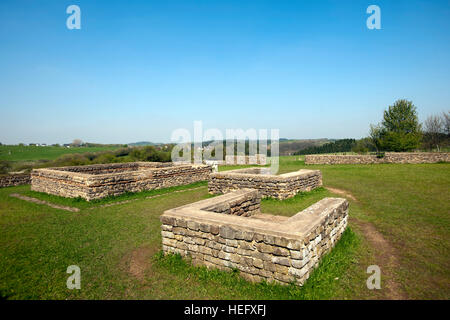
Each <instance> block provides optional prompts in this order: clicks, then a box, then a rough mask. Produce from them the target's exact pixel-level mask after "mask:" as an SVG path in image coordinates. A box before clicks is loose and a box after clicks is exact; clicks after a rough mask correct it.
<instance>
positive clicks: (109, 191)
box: [31, 162, 211, 201]
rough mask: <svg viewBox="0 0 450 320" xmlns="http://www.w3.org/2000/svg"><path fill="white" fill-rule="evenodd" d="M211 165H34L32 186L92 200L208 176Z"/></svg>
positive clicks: (163, 186) (175, 184) (50, 192)
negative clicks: (41, 166) (39, 166)
mask: <svg viewBox="0 0 450 320" xmlns="http://www.w3.org/2000/svg"><path fill="white" fill-rule="evenodd" d="M210 173H211V167H210V166H207V165H174V164H173V163H163V162H130V163H114V164H98V165H88V166H72V167H61V168H46V169H34V170H33V171H32V172H31V190H33V191H39V192H45V193H49V194H53V195H58V196H62V197H69V198H76V197H82V198H84V199H86V200H88V201H90V200H93V199H101V198H104V197H107V196H117V195H120V194H122V193H125V192H140V191H144V190H153V189H161V188H167V187H173V186H179V185H185V184H190V183H193V182H197V181H204V180H208V177H209V174H210Z"/></svg>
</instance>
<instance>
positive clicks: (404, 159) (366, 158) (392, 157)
mask: <svg viewBox="0 0 450 320" xmlns="http://www.w3.org/2000/svg"><path fill="white" fill-rule="evenodd" d="M441 161H445V162H450V153H444V152H442V153H441V152H387V153H385V155H384V157H383V158H377V156H376V155H333V154H326V155H325V154H322V155H318V154H317V155H316V154H314V155H306V156H305V163H306V164H374V163H436V162H441Z"/></svg>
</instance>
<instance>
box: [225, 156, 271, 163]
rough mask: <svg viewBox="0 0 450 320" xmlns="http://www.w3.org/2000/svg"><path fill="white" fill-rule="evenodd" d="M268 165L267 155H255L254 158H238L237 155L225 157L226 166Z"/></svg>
mask: <svg viewBox="0 0 450 320" xmlns="http://www.w3.org/2000/svg"><path fill="white" fill-rule="evenodd" d="M266 163H267V157H266V155H265V154H255V155H253V156H236V155H226V156H225V164H227V165H239V164H258V165H262V166H265V165H266Z"/></svg>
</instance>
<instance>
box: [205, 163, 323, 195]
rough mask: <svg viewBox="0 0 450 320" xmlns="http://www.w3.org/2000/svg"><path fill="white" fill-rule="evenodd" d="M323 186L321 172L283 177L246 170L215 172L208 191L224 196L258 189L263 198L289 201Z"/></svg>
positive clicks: (266, 172)
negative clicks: (244, 190)
mask: <svg viewBox="0 0 450 320" xmlns="http://www.w3.org/2000/svg"><path fill="white" fill-rule="evenodd" d="M321 185H322V174H321V172H320V171H319V170H304V169H302V170H299V171H295V172H289V173H285V174H281V175H272V174H270V168H246V169H238V170H230V171H222V172H215V173H212V174H211V175H210V178H209V182H208V191H209V193H211V194H222V193H227V192H230V191H233V190H238V189H242V188H251V189H257V190H259V191H260V192H261V195H262V196H263V197H272V198H277V199H287V198H291V197H293V196H295V195H296V194H297V193H299V192H302V191H311V190H312V189H315V188H317V187H320V186H321Z"/></svg>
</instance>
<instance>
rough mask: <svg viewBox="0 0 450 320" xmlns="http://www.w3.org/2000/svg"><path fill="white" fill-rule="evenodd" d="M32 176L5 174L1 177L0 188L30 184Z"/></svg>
mask: <svg viewBox="0 0 450 320" xmlns="http://www.w3.org/2000/svg"><path fill="white" fill-rule="evenodd" d="M30 183H31V176H30V174H29V173H18V174H5V175H0V188H4V187H12V186H20V185H22V184H30Z"/></svg>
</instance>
